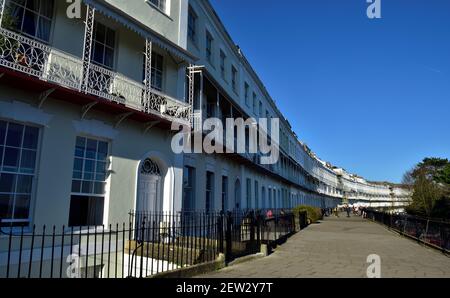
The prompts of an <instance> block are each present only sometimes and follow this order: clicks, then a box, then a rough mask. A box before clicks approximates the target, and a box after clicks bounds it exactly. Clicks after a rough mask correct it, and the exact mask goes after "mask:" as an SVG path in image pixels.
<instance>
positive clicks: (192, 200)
mask: <svg viewBox="0 0 450 298" xmlns="http://www.w3.org/2000/svg"><path fill="white" fill-rule="evenodd" d="M183 171H185V172H184V173H183V202H182V206H181V207H182V209H183V211H193V210H195V205H196V204H195V203H196V202H195V191H196V187H195V184H196V168H194V167H191V166H184V168H183ZM189 171H191V172H189ZM185 173H188V180H187V181H188V182H189V177H191V176H190V175H189V173H192V178H191V182H192V185H190V186H186V185H185V184H184V182H185V178H186V176H185ZM186 189H189V190H190V193H191V196H192V197H191V198H190V199H191V202H190V203H191V205H192V206H189V207H190V209H186V206H185V203H186V197H185V196H186V191H185V190H186ZM191 207H192V209H191Z"/></svg>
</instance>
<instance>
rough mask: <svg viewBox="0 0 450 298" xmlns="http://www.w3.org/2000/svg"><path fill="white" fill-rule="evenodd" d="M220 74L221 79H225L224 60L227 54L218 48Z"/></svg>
mask: <svg viewBox="0 0 450 298" xmlns="http://www.w3.org/2000/svg"><path fill="white" fill-rule="evenodd" d="M219 59H220V75H221V76H222V79H224V80H225V79H226V72H227V71H226V60H227V55H226V54H225V52H224V51H223V50H220V58H219Z"/></svg>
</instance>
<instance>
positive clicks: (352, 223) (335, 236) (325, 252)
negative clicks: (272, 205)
mask: <svg viewBox="0 0 450 298" xmlns="http://www.w3.org/2000/svg"><path fill="white" fill-rule="evenodd" d="M369 255H378V256H379V257H380V261H381V262H380V273H381V277H389V278H402V277H446V278H450V257H448V256H446V255H444V254H443V253H441V252H439V251H437V250H435V249H432V248H428V247H426V246H424V245H421V244H418V243H417V242H415V241H412V240H410V239H407V238H404V237H402V236H400V235H398V234H395V233H393V232H391V231H389V230H387V229H386V228H385V227H383V226H381V225H379V224H377V223H373V222H371V221H368V220H365V219H362V218H360V217H357V216H353V217H350V218H347V217H345V216H341V217H339V218H336V217H329V218H326V219H325V220H323V221H322V222H320V223H318V224H313V225H310V226H309V227H308V228H307V229H305V230H303V231H301V232H299V233H297V234H295V235H294V236H292V237H291V238H290V239H289V240H288V241H287V242H286V243H285V244H283V245H282V246H279V247H278V248H277V249H276V250H275V252H274V253H272V254H271V255H270V256H267V257H265V258H261V259H257V260H253V261H249V262H246V263H242V264H237V265H234V266H231V267H228V268H225V269H222V270H220V271H217V272H212V273H209V274H206V275H202V276H200V277H208V278H226V277H248V278H262V277H274V278H278V277H281V278H283V277H303V278H315V277H338V278H347V277H367V268H368V266H369V265H370V264H369V263H367V257H368V256H369Z"/></svg>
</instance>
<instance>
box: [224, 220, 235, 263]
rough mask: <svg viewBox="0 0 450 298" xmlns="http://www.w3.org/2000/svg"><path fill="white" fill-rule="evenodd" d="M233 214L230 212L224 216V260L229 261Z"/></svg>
mask: <svg viewBox="0 0 450 298" xmlns="http://www.w3.org/2000/svg"><path fill="white" fill-rule="evenodd" d="M232 221H233V216H232V214H231V212H228V213H227V217H226V224H227V225H226V231H225V241H226V254H225V260H226V262H229V261H230V260H231V252H232V243H231V228H232Z"/></svg>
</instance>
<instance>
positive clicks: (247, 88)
mask: <svg viewBox="0 0 450 298" xmlns="http://www.w3.org/2000/svg"><path fill="white" fill-rule="evenodd" d="M249 94H250V85H249V84H248V83H247V82H245V83H244V100H245V104H246V105H247V106H248V107H250V100H249Z"/></svg>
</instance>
